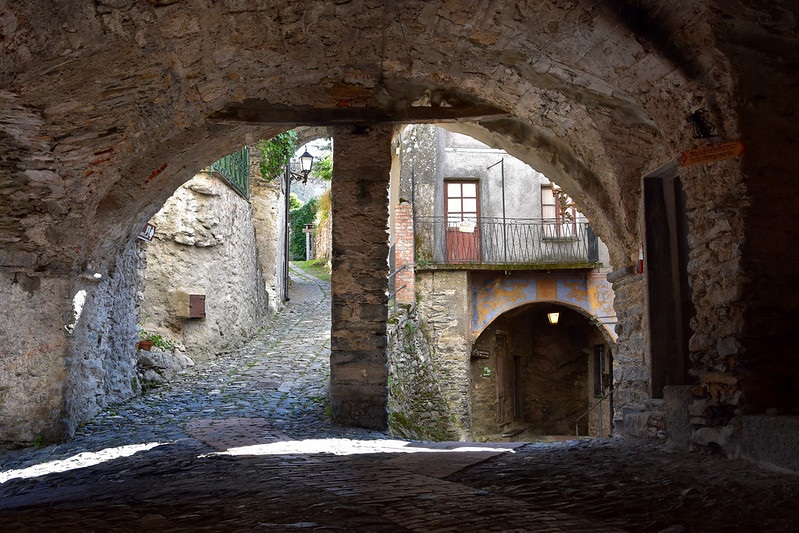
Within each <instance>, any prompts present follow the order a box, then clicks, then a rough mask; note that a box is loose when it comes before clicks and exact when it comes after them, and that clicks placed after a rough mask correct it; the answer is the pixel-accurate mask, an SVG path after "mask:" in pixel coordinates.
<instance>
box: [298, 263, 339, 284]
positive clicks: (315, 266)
mask: <svg viewBox="0 0 799 533" xmlns="http://www.w3.org/2000/svg"><path fill="white" fill-rule="evenodd" d="M294 265H295V266H297V267H299V268H301V269H303V270H304V271H305V272H307V273H308V274H310V275H312V276H314V277H317V278H319V279H321V280H322V281H330V269H328V267H327V261H325V260H324V259H312V260H310V261H294Z"/></svg>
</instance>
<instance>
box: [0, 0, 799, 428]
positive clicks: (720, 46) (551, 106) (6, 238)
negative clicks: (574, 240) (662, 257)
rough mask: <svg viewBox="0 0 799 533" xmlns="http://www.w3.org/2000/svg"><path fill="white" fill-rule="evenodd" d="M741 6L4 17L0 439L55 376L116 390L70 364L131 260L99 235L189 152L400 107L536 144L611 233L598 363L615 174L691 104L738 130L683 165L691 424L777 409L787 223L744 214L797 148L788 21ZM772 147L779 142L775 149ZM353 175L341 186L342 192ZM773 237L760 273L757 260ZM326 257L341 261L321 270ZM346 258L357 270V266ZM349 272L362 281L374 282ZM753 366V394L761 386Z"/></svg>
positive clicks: (768, 190)
mask: <svg viewBox="0 0 799 533" xmlns="http://www.w3.org/2000/svg"><path fill="white" fill-rule="evenodd" d="M747 10H749V11H746V10H743V8H739V7H736V6H726V5H725V6H720V5H718V3H717V2H712V1H697V2H695V3H694V4H692V7H691V9H683V6H676V5H675V6H663V7H657V8H655V7H653V8H648V7H639V6H638V5H637V4H633V3H629V2H621V3H613V4H612V5H611V4H603V5H602V6H599V7H597V6H595V5H594V3H593V2H582V1H581V2H575V3H570V4H568V5H560V4H557V3H554V2H543V3H540V4H536V5H535V6H530V5H526V4H519V3H518V2H513V1H509V0H497V1H496V2H491V3H489V4H487V5H482V4H480V5H478V4H470V3H462V2H422V1H415V2H403V3H401V4H399V3H394V2H386V3H385V4H384V3H381V2H377V3H369V2H364V1H354V2H347V3H342V4H332V5H329V4H327V3H316V4H312V5H310V6H308V5H307V3H301V2H283V3H280V4H279V5H269V4H259V5H253V6H244V5H243V4H219V5H216V4H215V5H213V6H208V5H206V4H205V3H200V2H180V3H178V2H147V3H142V2H133V1H128V2H125V1H123V2H113V3H110V2H95V3H85V2H80V1H78V0H73V1H69V2H60V3H58V4H55V5H54V4H53V3H51V2H45V1H43V0H41V1H36V2H27V3H24V4H22V5H15V6H14V7H13V8H10V9H7V10H6V11H5V12H4V13H3V14H2V15H0V16H1V17H2V21H3V24H2V27H3V28H4V30H3V31H4V32H5V33H6V34H7V36H6V35H4V37H6V38H4V39H3V40H2V50H3V52H4V54H5V58H6V61H5V62H4V65H3V67H2V71H0V102H1V105H0V109H2V112H0V153H2V154H3V155H2V159H0V171H1V172H0V180H2V193H1V194H2V201H0V205H2V208H3V209H2V211H0V228H2V232H3V233H2V239H3V241H2V242H3V249H2V255H1V256H0V260H1V261H0V265H2V271H3V274H4V275H3V278H2V281H1V282H0V294H1V295H2V302H3V303H2V304H0V318H2V319H3V322H4V323H5V324H8V327H7V329H6V333H5V337H6V340H7V341H8V342H7V346H8V347H7V348H5V349H4V351H3V359H4V361H3V362H4V365H3V371H2V374H0V390H2V398H1V399H0V417H1V418H2V421H3V424H2V426H3V428H4V429H3V432H2V434H0V439H2V440H18V441H27V442H30V441H31V440H32V439H33V438H34V437H35V436H36V435H45V436H46V437H47V438H57V437H58V436H63V435H65V434H69V433H70V431H71V430H72V428H74V426H75V424H76V423H77V419H78V418H79V417H80V416H82V415H77V414H76V413H75V412H74V405H76V404H80V403H81V401H82V400H83V398H84V396H81V395H80V394H78V395H76V394H75V393H74V391H72V390H71V389H70V387H69V386H67V387H65V386H64V384H65V383H68V382H71V381H76V382H77V381H82V380H83V378H84V377H91V378H92V379H91V380H89V381H92V380H93V385H92V386H93V387H94V388H95V389H96V390H99V389H109V390H112V389H113V390H116V389H117V388H119V387H118V384H117V385H114V384H113V383H114V380H113V379H110V380H109V379H106V373H105V371H104V370H102V365H99V366H98V365H93V366H92V368H93V370H92V371H91V372H90V373H92V375H91V376H88V374H80V373H77V374H76V371H75V368H77V367H79V366H80V365H81V364H82V363H80V362H81V361H96V360H98V359H102V357H104V355H103V354H111V353H113V352H114V351H115V349H116V348H115V346H116V345H120V346H121V345H122V344H124V343H123V341H122V339H123V338H124V337H125V336H126V334H127V331H128V330H130V329H131V327H130V324H129V323H128V322H126V318H125V317H126V316H127V314H126V313H125V311H124V310H125V305H126V299H127V296H126V294H127V293H128V292H129V291H128V290H127V289H125V290H123V289H122V287H120V283H122V281H121V280H124V279H125V271H126V269H129V268H132V267H131V266H130V265H129V264H128V262H126V260H125V259H124V254H122V252H123V251H124V250H125V248H126V246H127V245H128V243H130V241H131V239H132V236H133V235H134V234H135V233H137V229H138V227H140V226H141V224H142V223H143V222H145V221H146V220H147V219H149V218H150V216H152V214H153V213H155V211H156V210H157V209H158V208H159V207H160V205H161V204H162V203H163V201H164V200H165V199H166V198H167V197H168V196H169V195H170V194H171V193H172V191H174V190H175V188H176V187H177V186H178V185H179V184H181V183H182V182H184V181H185V180H187V179H188V178H189V177H190V176H192V175H193V174H194V173H195V172H196V171H197V170H198V169H199V168H201V167H202V166H204V165H206V164H207V163H208V162H209V161H213V160H215V158H216V156H219V155H222V154H225V153H228V152H231V151H233V149H234V148H235V147H237V146H238V145H240V144H242V140H243V141H244V142H251V141H253V140H255V139H257V138H262V137H269V136H271V135H273V134H275V133H277V132H278V131H282V130H284V129H286V128H287V127H292V126H295V125H302V124H318V123H328V124H332V125H337V126H341V127H344V125H351V124H352V123H359V124H360V125H359V128H361V127H362V126H363V124H368V123H376V122H384V121H389V122H391V121H396V120H409V119H411V118H413V119H415V120H419V117H420V116H422V117H423V116H428V118H429V120H441V119H446V120H453V121H455V120H457V119H459V118H464V117H466V116H468V117H469V118H470V119H471V120H472V121H477V122H478V123H479V124H480V127H481V128H485V129H486V130H489V131H493V132H495V133H496V134H498V135H502V136H504V137H505V139H506V142H507V143H508V144H509V151H511V150H513V152H511V153H514V152H518V153H522V152H527V153H530V154H532V153H543V154H545V156H540V157H542V159H544V162H546V163H548V164H550V165H551V166H552V167H553V169H554V170H556V171H559V172H562V173H564V179H560V180H559V181H561V182H562V185H563V187H564V189H565V190H566V191H567V192H569V194H570V195H572V196H573V197H574V198H578V199H581V200H582V198H585V199H586V200H585V201H584V202H583V204H584V205H585V206H586V207H585V209H586V214H588V215H589V216H590V217H591V218H592V220H596V221H597V222H598V227H597V231H598V232H599V233H600V235H603V234H604V233H607V234H610V233H616V234H618V235H620V236H622V237H620V239H619V241H618V244H617V246H615V247H613V248H612V252H611V253H612V257H613V263H614V267H616V273H615V274H614V275H613V277H612V279H613V280H614V284H615V286H614V289H615V291H616V294H617V306H616V307H617V310H618V311H619V317H620V326H619V329H620V332H619V335H620V339H621V341H622V346H623V347H624V350H625V353H624V354H619V355H621V356H623V357H629V358H639V359H641V360H643V355H644V352H645V351H646V349H647V340H646V336H645V335H644V334H643V331H644V329H645V328H644V324H643V323H642V321H641V314H642V313H641V312H640V311H641V302H642V301H643V298H642V280H641V277H640V276H639V275H637V274H636V273H635V271H634V265H635V264H636V263H637V259H638V258H637V253H638V243H639V242H640V240H641V231H640V222H641V221H640V217H639V215H638V212H639V205H640V203H639V202H640V196H641V194H640V192H641V176H643V175H644V174H646V173H647V172H648V171H649V170H651V169H653V168H656V167H658V166H660V165H661V164H662V163H664V162H665V161H668V160H671V159H672V158H674V156H675V154H677V153H678V152H679V151H681V150H684V149H686V148H687V147H693V146H695V145H696V143H697V141H694V140H693V138H692V134H693V132H692V130H691V127H690V124H689V123H687V122H686V121H685V117H686V116H687V115H688V114H690V113H691V112H693V111H694V110H695V109H697V108H706V109H707V110H708V112H709V116H710V117H711V120H712V122H713V124H714V125H715V132H716V133H717V134H718V135H720V136H721V137H722V138H726V139H737V138H744V139H745V140H746V142H747V143H749V142H750V140H751V141H752V142H751V146H750V147H749V148H748V150H747V155H746V157H745V159H744V160H743V161H744V162H743V164H741V163H739V162H735V161H727V162H721V163H719V164H717V165H714V166H707V167H700V168H696V169H689V170H686V171H685V173H686V174H685V180H684V185H685V190H686V194H687V208H688V219H689V221H690V229H689V241H690V244H691V261H689V264H688V273H689V278H690V280H691V283H692V285H693V288H694V291H693V300H694V304H695V307H696V316H695V319H694V323H695V324H694V325H695V327H694V330H695V331H696V333H695V335H694V337H693V339H692V342H691V346H690V348H691V351H692V360H693V361H695V362H696V363H695V368H694V371H695V373H696V374H697V376H698V378H697V379H698V380H699V384H700V385H701V387H700V389H701V390H698V391H697V394H699V395H700V396H702V397H703V398H704V400H703V401H706V402H707V407H708V409H709V411H708V424H711V425H713V424H726V423H728V422H729V421H730V419H731V418H732V416H734V414H735V411H736V409H738V408H739V407H745V408H746V406H747V405H748V406H751V408H753V409H758V410H762V409H765V408H766V407H767V406H768V405H772V404H775V405H776V407H778V408H785V407H788V406H790V405H791V404H792V402H794V403H795V400H796V394H797V393H796V392H795V391H796V390H799V388H796V387H794V388H791V387H788V386H786V385H790V384H791V383H793V380H794V375H795V373H796V369H797V365H796V362H795V358H793V356H792V352H791V348H790V346H791V343H790V342H789V341H787V340H786V339H787V337H786V335H787V332H789V331H790V330H791V325H792V324H793V322H795V313H793V312H792V310H793V309H795V302H794V300H795V295H796V290H795V287H794V285H793V284H792V283H791V282H790V280H791V279H792V268H793V267H792V265H793V255H794V254H796V253H799V252H795V251H790V252H789V253H787V254H786V253H785V250H786V249H789V250H796V249H797V247H791V246H785V245H784V244H783V243H785V242H787V243H792V242H793V240H795V237H794V236H792V235H791V234H790V232H788V231H779V232H777V233H776V234H777V236H778V237H779V238H776V237H774V232H772V230H771V229H770V227H768V226H767V225H766V224H765V223H764V222H760V221H761V220H766V218H767V217H765V216H763V215H764V214H765V213H767V212H768V211H769V208H770V205H771V203H770V202H771V200H770V199H771V198H773V196H774V194H776V193H777V192H779V193H782V194H781V198H782V199H783V200H782V205H783V206H784V207H785V208H786V209H788V210H790V208H791V207H793V206H794V205H795V204H796V203H799V202H798V201H797V200H796V198H797V195H796V188H795V187H793V186H790V185H785V184H784V183H783V182H784V181H786V180H784V178H785V177H786V176H790V175H791V174H792V173H793V169H794V168H795V167H796V163H797V161H796V158H797V157H799V155H797V154H799V150H795V149H794V148H795V145H796V143H797V142H798V141H796V136H795V135H793V132H794V131H795V127H796V126H795V125H794V122H795V121H790V120H784V117H786V116H787V117H789V116H791V112H793V106H795V103H794V102H793V101H792V100H790V98H788V97H786V96H785V95H790V94H791V91H790V90H788V91H786V90H785V88H786V87H787V86H788V85H790V84H791V83H794V82H795V80H794V77H793V76H792V74H791V72H790V69H786V68H785V67H784V64H785V63H782V62H783V60H784V59H786V58H787V60H789V61H792V59H791V57H792V56H791V55H790V54H791V53H792V52H790V50H792V49H794V47H792V46H791V45H792V44H794V43H795V41H796V30H795V28H794V27H793V26H792V25H791V24H789V23H788V22H786V21H789V19H790V17H789V15H790V10H789V9H788V8H787V7H785V6H784V5H783V3H779V5H774V4H772V3H768V2H756V3H755V4H753V5H752V6H750V7H748V8H747ZM750 11H755V12H756V13H757V14H758V16H757V17H754V18H753V17H751V16H750V15H751V13H750ZM486 15H488V16H486ZM752 20H755V21H756V22H751V21H752ZM310 28H313V30H311V29H310ZM319 36H324V38H323V39H320V38H319ZM786 50H788V51H786ZM453 102H457V104H458V105H454V106H453ZM459 106H460V107H459ZM464 106H465V107H468V108H469V111H468V113H463V112H462V111H463V109H464ZM453 107H455V108H456V110H457V109H458V108H459V109H460V110H461V112H460V114H458V113H456V114H453V112H452V108H453ZM248 113H250V114H249V115H248ZM372 125H374V124H372ZM342 131H344V130H342ZM350 133H352V132H351V131H350ZM387 136H388V135H387ZM384 144H386V147H388V144H387V143H384ZM510 145H512V146H510ZM773 146H777V147H784V148H785V149H784V150H782V151H780V150H777V151H776V152H781V153H782V154H783V155H782V156H781V157H779V158H777V157H776V156H775V155H774V152H775V151H774V150H773V148H772V147H773ZM544 170H547V171H548V169H544ZM380 173H382V170H380ZM566 176H570V177H572V179H571V181H570V180H568V179H565V177H566ZM750 183H751V184H753V185H754V186H751V187H747V185H748V184H750ZM363 187H366V189H368V188H369V187H368V186H366V185H363V186H362V185H360V184H359V185H357V186H354V188H353V189H352V190H348V192H347V193H346V195H355V196H351V197H350V198H348V199H344V201H349V200H351V199H352V198H357V195H359V194H361V196H364V195H365V194H366V192H367V191H366V189H363ZM342 190H347V189H346V188H344V189H342ZM340 198H341V197H340ZM589 198H596V200H593V201H589V200H588V199H589ZM605 201H608V202H609V204H608V205H604V202H605ZM747 206H749V207H747ZM373 207H374V206H373ZM334 209H335V208H334ZM718 220H722V221H723V223H719V222H717V221H718ZM600 221H604V222H600ZM750 222H751V223H750ZM709 230H712V231H709ZM342 242H348V241H346V239H345V241H342ZM353 245H355V244H354V243H353ZM346 246H349V245H346ZM367 248H369V246H367ZM372 252H373V253H374V254H375V255H379V253H380V250H379V249H374V250H372ZM778 254H780V255H781V257H782V260H781V261H780V262H779V265H778V266H777V267H776V268H775V267H774V266H773V265H774V263H775V262H774V261H768V258H772V257H775V256H777V255H778ZM347 262H348V259H344V256H343V255H342V264H341V266H342V267H343V268H345V269H346V268H348V267H345V266H344V263H347ZM369 268H371V267H369ZM95 274H99V275H100V277H99V278H97V277H95ZM371 274H374V278H375V280H376V279H377V278H380V276H381V270H380V269H377V270H376V271H374V272H372V273H371ZM744 276H746V279H747V280H748V285H746V286H744ZM98 280H99V281H98ZM123 284H124V283H123ZM80 290H86V291H88V292H89V293H90V294H89V297H88V298H87V307H86V311H85V313H86V315H85V316H88V317H92V319H91V324H86V327H85V329H82V326H81V327H79V328H78V330H76V332H75V334H74V335H73V336H71V337H70V336H65V335H64V329H63V326H64V325H65V324H70V323H72V298H73V296H74V295H75V294H76V293H77V292H78V291H80ZM372 290H374V291H376V292H375V294H377V292H379V289H378V288H377V282H376V281H375V287H373V289H372ZM720 294H721V295H724V296H723V297H719V295H720ZM365 299H366V300H369V298H365ZM366 303H368V305H379V304H380V298H377V299H376V300H375V301H368V302H366ZM750 304H751V305H750ZM376 320H378V321H379V319H376ZM98 324H113V325H112V326H108V327H104V328H99V327H98V326H97V325H98ZM767 324H776V326H775V327H774V328H770V329H769V328H767V327H765V326H766V325H767ZM376 331H377V330H376V329H375V331H373V333H375V332H376ZM367 336H368V335H367ZM379 336H380V335H379V334H377V337H379ZM788 337H789V335H788ZM109 339H113V341H109ZM372 340H373V341H374V342H373V344H374V345H375V346H378V348H377V350H378V351H379V350H380V348H379V344H380V341H379V339H372ZM347 350H348V348H347ZM372 355H374V354H372ZM119 356H120V357H124V355H119ZM378 358H379V357H378ZM719 369H720V370H719ZM741 369H745V370H741ZM70 376H72V377H70ZM775 380H776V381H778V382H779V384H780V386H779V387H776V388H774V387H770V386H769V385H767V384H768V383H773V382H774V381H775ZM84 381H85V380H84ZM638 383H640V379H639V378H638V377H636V376H619V377H618V380H617V384H618V385H619V386H620V387H621V388H623V389H624V388H626V389H628V390H630V391H632V392H630V393H629V396H628V398H627V399H628V400H629V401H637V400H640V399H641V397H642V396H645V395H646V390H642V389H640V388H639V385H638ZM367 388H368V387H367ZM776 390H780V391H783V392H781V393H779V394H773V393H772V391H776ZM791 391H794V392H791ZM744 393H745V394H744ZM81 394H84V395H85V397H88V396H90V395H91V394H90V390H88V389H87V390H86V391H84V393H81ZM114 394H124V390H121V389H120V390H119V391H116V392H114Z"/></svg>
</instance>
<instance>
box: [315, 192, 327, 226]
mask: <svg viewBox="0 0 799 533" xmlns="http://www.w3.org/2000/svg"><path fill="white" fill-rule="evenodd" d="M328 218H330V189H328V190H327V191H325V193H324V194H323V195H322V196H320V197H319V206H318V207H317V209H316V220H317V222H324V221H325V220H327V219H328Z"/></svg>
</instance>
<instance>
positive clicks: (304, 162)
mask: <svg viewBox="0 0 799 533" xmlns="http://www.w3.org/2000/svg"><path fill="white" fill-rule="evenodd" d="M312 167H313V156H312V155H311V154H309V153H308V150H305V151H304V152H303V154H302V155H301V156H300V171H299V172H292V170H291V163H286V189H285V195H284V197H285V202H286V204H285V211H284V214H283V216H284V221H285V224H284V225H283V228H284V235H283V300H284V301H286V302H287V301H289V299H290V298H289V284H290V281H291V280H290V278H289V247H290V243H289V235H290V234H291V220H290V219H289V217H290V212H291V181H292V180H294V181H302V184H303V185H305V184H306V183H307V182H308V175H309V174H310V173H311V168H312ZM307 239H308V237H306V240H307Z"/></svg>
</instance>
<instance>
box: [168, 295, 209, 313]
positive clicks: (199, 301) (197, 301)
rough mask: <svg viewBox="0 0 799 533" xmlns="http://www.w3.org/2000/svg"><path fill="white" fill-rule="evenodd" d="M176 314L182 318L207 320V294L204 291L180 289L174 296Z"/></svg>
mask: <svg viewBox="0 0 799 533" xmlns="http://www.w3.org/2000/svg"><path fill="white" fill-rule="evenodd" d="M172 304H173V306H174V307H173V308H174V310H175V314H176V315H177V316H179V317H181V318H205V294H203V293H202V289H200V290H198V289H197V288H192V289H186V288H179V289H177V290H176V291H175V292H174V293H173V295H172Z"/></svg>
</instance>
